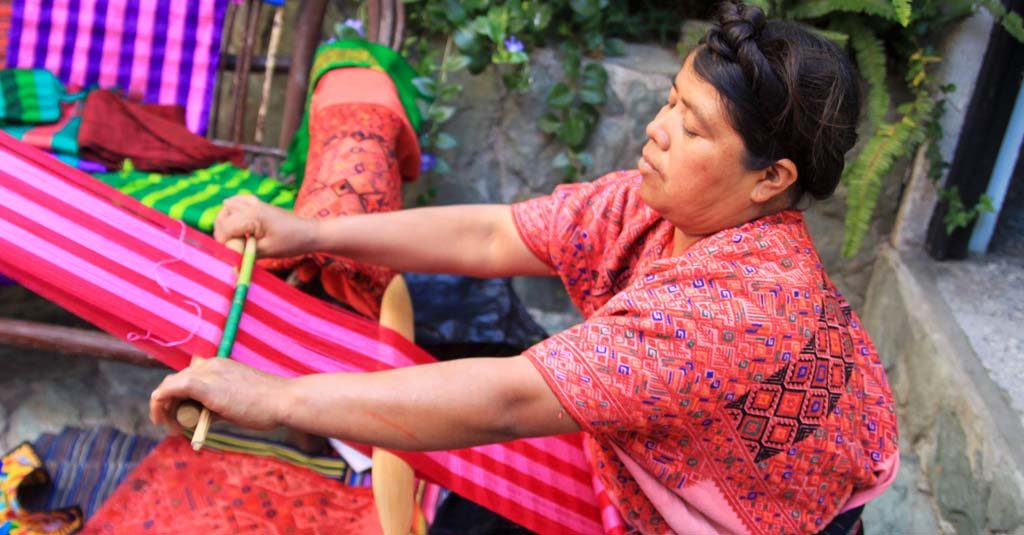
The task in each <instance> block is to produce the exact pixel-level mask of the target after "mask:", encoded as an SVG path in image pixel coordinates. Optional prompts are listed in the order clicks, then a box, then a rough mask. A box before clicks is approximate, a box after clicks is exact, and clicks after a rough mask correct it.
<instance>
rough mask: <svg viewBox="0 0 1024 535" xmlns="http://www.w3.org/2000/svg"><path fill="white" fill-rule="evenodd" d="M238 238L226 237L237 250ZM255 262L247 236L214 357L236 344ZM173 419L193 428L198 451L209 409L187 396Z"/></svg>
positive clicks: (224, 354) (253, 248)
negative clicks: (188, 398)
mask: <svg viewBox="0 0 1024 535" xmlns="http://www.w3.org/2000/svg"><path fill="white" fill-rule="evenodd" d="M240 241H241V240H232V241H229V242H228V247H229V248H232V249H235V250H237V248H238V243H239V242H240ZM255 263H256V238H254V237H252V236H249V237H248V238H246V239H245V247H244V249H243V250H242V265H241V267H240V268H239V270H238V282H237V283H235V294H234V297H233V298H232V299H231V309H230V310H229V311H228V316H227V318H226V319H225V320H224V333H223V334H222V335H221V339H220V345H219V346H217V358H231V348H232V347H233V346H234V345H235V335H236V334H237V333H238V322H239V320H240V319H241V318H242V308H243V307H244V306H245V297H246V295H247V294H248V293H249V283H250V282H251V281H252V268H253V265H255ZM175 419H176V420H177V421H178V425H181V426H182V427H184V428H192V427H194V428H195V431H194V432H193V434H192V449H193V450H195V451H199V450H200V449H201V448H202V447H203V442H205V441H206V435H207V433H209V431H210V419H211V414H210V409H207V408H206V407H203V406H202V405H200V404H199V403H197V402H195V401H192V400H189V401H186V402H182V403H181V404H179V405H178V408H177V411H176V412H175Z"/></svg>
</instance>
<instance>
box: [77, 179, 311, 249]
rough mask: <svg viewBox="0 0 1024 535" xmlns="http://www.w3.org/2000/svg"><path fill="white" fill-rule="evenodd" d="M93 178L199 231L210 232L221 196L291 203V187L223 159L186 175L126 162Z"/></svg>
mask: <svg viewBox="0 0 1024 535" xmlns="http://www.w3.org/2000/svg"><path fill="white" fill-rule="evenodd" d="M96 177H97V178H99V179H100V180H102V181H103V182H106V183H107V184H110V185H111V186H113V187H115V188H117V189H118V190H119V191H121V193H124V194H127V195H131V196H132V197H134V198H136V199H138V200H139V201H140V202H142V204H145V205H146V206H152V207H153V208H156V209H157V210H159V211H161V212H163V213H165V214H168V215H170V216H171V217H172V218H174V219H179V220H181V221H184V222H185V223H186V224H188V225H189V226H192V227H195V228H197V229H199V230H202V231H203V232H213V220H214V219H215V218H216V217H217V213H218V212H220V209H221V205H222V203H223V202H224V199H227V198H228V197H231V196H232V195H240V194H251V195H255V196H257V197H259V198H260V199H262V200H263V201H265V202H267V203H270V204H272V205H274V206H279V207H281V208H285V209H288V210H290V209H291V208H292V206H293V205H294V204H295V188H294V187H292V186H287V185H285V184H282V183H281V182H279V181H277V180H274V179H273V178H270V177H267V176H262V175H258V174H255V173H253V172H252V171H250V170H248V169H240V168H238V167H236V166H234V165H232V164H230V163H226V162H225V163H219V164H215V165H213V166H211V167H208V168H206V169H200V170H198V171H196V172H194V173H191V174H188V175H162V174H159V173H146V172H142V171H136V170H134V169H132V168H131V166H130V165H129V164H126V165H125V168H124V169H122V170H121V171H118V172H114V173H100V174H97V175H96Z"/></svg>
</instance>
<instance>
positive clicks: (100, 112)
mask: <svg viewBox="0 0 1024 535" xmlns="http://www.w3.org/2000/svg"><path fill="white" fill-rule="evenodd" d="M78 145H79V147H80V150H81V153H82V156H83V157H85V158H88V159H90V160H93V161H96V162H100V163H102V164H105V165H106V166H108V167H111V168H114V169H120V168H121V166H122V164H123V163H124V160H126V159H130V160H131V161H132V164H133V165H134V166H135V168H136V169H139V170H141V171H155V172H161V173H181V172H188V171H194V170H196V169H204V168H206V167H209V166H211V165H213V164H214V163H217V162H223V161H229V162H231V163H234V164H235V165H238V166H239V167H243V166H244V162H243V159H242V151H241V149H237V148H228V147H219V146H217V145H214V144H213V143H212V142H210V141H209V140H207V139H206V138H204V137H201V136H199V135H196V134H194V133H192V132H191V131H189V129H188V128H187V127H186V126H185V111H184V110H183V109H182V108H180V107H178V106H161V105H154V104H142V103H138V102H132V101H130V100H128V99H126V98H125V97H124V96H123V95H121V94H119V93H117V92H115V91H110V90H105V89H101V90H96V91H93V92H91V93H89V97H88V98H87V99H86V101H85V108H84V109H83V110H82V126H81V129H80V130H79V132H78Z"/></svg>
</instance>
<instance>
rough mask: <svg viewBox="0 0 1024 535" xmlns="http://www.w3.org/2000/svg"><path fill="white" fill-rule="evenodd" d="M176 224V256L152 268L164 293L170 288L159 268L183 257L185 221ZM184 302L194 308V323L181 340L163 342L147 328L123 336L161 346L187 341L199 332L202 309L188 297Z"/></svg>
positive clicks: (174, 345) (133, 340)
mask: <svg viewBox="0 0 1024 535" xmlns="http://www.w3.org/2000/svg"><path fill="white" fill-rule="evenodd" d="M178 224H179V225H181V231H180V232H179V233H178V256H176V257H175V258H168V259H166V260H161V261H159V262H157V263H156V266H155V267H154V268H153V280H154V281H156V283H157V285H159V286H160V289H161V290H163V291H164V293H166V294H169V293H171V289H170V288H168V287H167V285H166V284H164V281H163V279H162V278H160V270H161V269H163V267H164V266H166V265H167V264H172V263H174V262H181V261H183V260H184V258H185V223H184V222H182V221H180V220H179V221H178ZM185 304H187V305H192V307H193V308H195V309H196V325H195V326H194V327H192V330H190V331H189V333H188V336H186V337H184V338H182V339H181V340H177V341H174V342H165V341H163V340H160V339H159V338H156V337H154V336H153V333H152V332H151V331H149V330H147V331H146V333H145V334H139V333H137V332H130V333H128V334H127V336H125V338H127V339H128V341H129V342H138V341H143V340H145V341H149V342H153V343H154V344H157V345H160V346H163V347H177V346H180V345H182V344H185V343H187V342H188V341H189V340H191V339H192V338H194V337H195V335H196V333H198V332H199V328H200V327H201V326H202V325H203V309H202V308H200V306H199V304H198V303H196V302H195V301H190V300H188V299H186V300H185Z"/></svg>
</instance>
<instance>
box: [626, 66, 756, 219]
mask: <svg viewBox="0 0 1024 535" xmlns="http://www.w3.org/2000/svg"><path fill="white" fill-rule="evenodd" d="M692 64H693V59H692V55H691V56H690V57H688V58H687V59H686V61H685V63H684V64H683V68H682V69H681V70H680V71H679V74H677V75H676V77H675V80H674V83H673V86H672V89H671V90H670V91H669V95H668V102H667V104H666V105H665V106H664V107H662V108H661V111H659V112H658V115H657V116H656V117H655V118H654V120H653V121H651V122H650V124H648V125H647V137H648V141H647V143H646V144H645V145H644V148H643V155H642V156H641V158H640V161H639V164H638V167H639V169H640V173H641V174H642V175H643V182H642V184H641V187H640V196H641V198H642V199H643V200H644V202H645V203H647V204H648V205H649V206H650V207H651V208H653V209H654V210H656V211H657V212H658V213H659V214H661V215H662V216H663V217H664V218H665V219H667V220H668V221H670V222H671V223H672V224H673V225H675V226H676V227H677V228H678V229H679V230H680V231H682V232H683V233H684V234H686V235H688V236H692V237H698V236H705V235H708V234H712V233H715V232H718V231H719V230H722V229H726V228H730V227H733V226H736V225H739V224H742V223H745V222H746V221H749V220H750V219H754V218H756V217H759V215H760V206H758V205H757V203H755V202H754V200H753V199H752V197H753V196H752V192H753V190H754V188H755V187H756V186H757V183H758V180H759V178H761V177H762V176H763V175H764V171H749V170H747V169H746V167H745V166H744V165H743V154H744V150H745V149H744V144H743V139H742V138H741V137H740V135H739V133H737V132H736V130H734V129H733V127H732V125H731V124H730V123H729V119H728V115H727V112H726V109H725V106H724V104H723V102H722V100H721V97H720V96H719V94H718V91H716V90H715V88H714V87H713V86H712V85H711V84H709V83H707V82H706V81H704V80H703V79H701V78H700V76H698V75H697V73H696V72H695V71H694V70H693V65H692Z"/></svg>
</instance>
